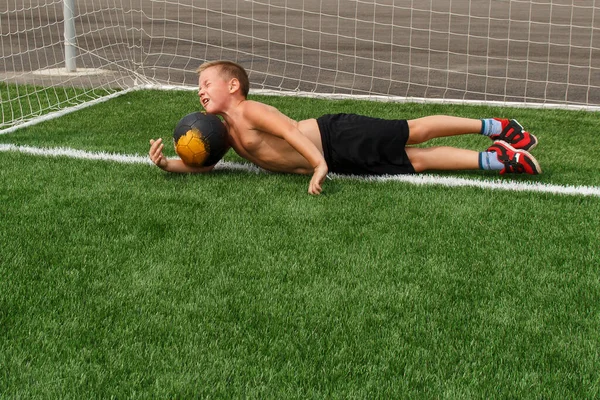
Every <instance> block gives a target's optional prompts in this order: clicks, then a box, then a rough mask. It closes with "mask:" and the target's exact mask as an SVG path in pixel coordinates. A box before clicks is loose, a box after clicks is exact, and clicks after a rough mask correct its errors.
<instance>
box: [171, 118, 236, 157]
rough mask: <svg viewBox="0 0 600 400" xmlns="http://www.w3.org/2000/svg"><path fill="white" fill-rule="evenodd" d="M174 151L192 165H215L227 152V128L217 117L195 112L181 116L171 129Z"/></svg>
mask: <svg viewBox="0 0 600 400" xmlns="http://www.w3.org/2000/svg"><path fill="white" fill-rule="evenodd" d="M173 143H174V144H175V151H176V152H177V155H178V156H179V157H180V158H181V160H182V161H183V162H184V164H186V165H189V166H192V167H204V166H209V165H215V164H216V163H217V162H219V160H220V159H221V158H223V156H224V155H225V153H226V152H227V150H228V148H229V146H228V144H227V128H225V125H224V124H223V122H221V120H220V119H219V117H217V116H216V115H212V114H204V113H202V112H195V113H191V114H188V115H186V116H185V117H183V118H182V119H181V120H180V121H179V122H178V123H177V126H176V127H175V130H174V131H173Z"/></svg>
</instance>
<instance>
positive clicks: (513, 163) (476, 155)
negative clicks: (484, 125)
mask: <svg viewBox="0 0 600 400" xmlns="http://www.w3.org/2000/svg"><path fill="white" fill-rule="evenodd" d="M406 155H407V156H408V159H409V160H410V162H411V164H412V166H413V168H414V169H415V172H424V171H429V170H437V171H448V170H452V171H458V170H477V169H492V170H498V171H500V174H504V173H517V174H522V173H525V174H530V175H537V174H540V173H541V172H542V169H541V168H540V165H539V164H538V162H537V160H536V159H535V158H534V157H533V156H532V155H531V154H530V153H529V152H527V151H526V150H519V149H515V148H514V147H512V146H511V145H509V144H507V143H505V142H502V141H496V142H494V144H493V145H492V146H490V147H489V148H488V149H487V151H485V152H477V151H473V150H467V149H458V148H455V147H446V146H436V147H425V148H421V147H406Z"/></svg>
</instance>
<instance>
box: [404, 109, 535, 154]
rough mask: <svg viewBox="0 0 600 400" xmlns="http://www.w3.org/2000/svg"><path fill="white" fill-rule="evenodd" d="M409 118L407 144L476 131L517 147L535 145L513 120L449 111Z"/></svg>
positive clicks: (527, 133)
mask: <svg viewBox="0 0 600 400" xmlns="http://www.w3.org/2000/svg"><path fill="white" fill-rule="evenodd" d="M407 122H408V129H409V134H408V142H407V143H406V144H407V145H411V144H419V143H423V142H426V141H428V140H430V139H433V138H439V137H446V136H456V135H464V134H470V133H479V134H483V135H486V136H488V137H489V138H490V139H492V140H494V141H496V140H502V141H504V142H506V143H508V144H510V145H511V146H513V147H514V148H516V149H522V150H531V149H533V148H534V147H535V146H536V145H537V138H536V137H535V136H534V135H532V134H531V133H529V132H527V131H525V130H524V129H523V127H522V126H521V125H520V124H519V123H518V122H517V121H516V120H508V119H497V118H492V119H484V120H481V119H471V118H461V117H452V116H449V115H432V116H429V117H423V118H418V119H413V120H409V121H407Z"/></svg>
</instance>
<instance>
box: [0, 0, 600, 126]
mask: <svg viewBox="0 0 600 400" xmlns="http://www.w3.org/2000/svg"><path fill="white" fill-rule="evenodd" d="M71 3H73V4H71ZM0 29H1V33H0V49H1V50H0V77H1V78H2V79H1V83H0V96H1V97H0V100H1V103H0V104H1V106H0V109H1V113H2V115H1V120H0V131H3V132H4V131H6V130H7V129H13V128H14V127H15V126H17V125H22V124H26V123H28V121H30V120H32V119H35V118H39V116H41V115H45V114H48V113H53V112H56V111H60V110H63V109H73V108H74V107H75V108H77V107H81V106H85V105H87V104H90V103H92V104H93V103H94V102H95V101H102V100H103V99H105V98H107V97H108V98H110V97H111V96H116V95H119V94H121V93H124V92H127V91H129V90H134V89H136V88H147V87H156V88H194V87H195V86H196V84H197V76H196V74H195V72H194V70H195V69H196V67H197V66H198V65H199V64H201V63H202V62H204V61H207V60H215V59H229V60H233V61H236V62H239V63H240V64H242V65H243V66H244V67H245V68H246V69H247V70H248V72H249V75H250V80H251V82H252V90H253V91H254V93H257V92H260V91H263V92H266V93H272V92H277V93H281V94H295V95H315V96H332V97H343V96H358V97H367V98H371V99H383V100H393V101H419V102H420V101H432V102H449V103H454V102H460V103H468V102H475V103H477V104H481V103H491V104H504V105H517V106H535V107H562V108H577V109H591V110H597V109H599V107H600V1H596V0H577V1H575V0H538V1H521V0H436V1H433V0H418V1H417V0H402V1H398V0H332V1H317V0H179V1H177V0H76V1H75V0H64V1H59V0H7V1H5V2H2V3H1V4H0Z"/></svg>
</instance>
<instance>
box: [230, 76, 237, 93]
mask: <svg viewBox="0 0 600 400" xmlns="http://www.w3.org/2000/svg"><path fill="white" fill-rule="evenodd" d="M239 88H240V81H239V80H238V79H237V78H232V79H231V80H230V81H229V93H235V92H236V91H237V90H238V89H239Z"/></svg>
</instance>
